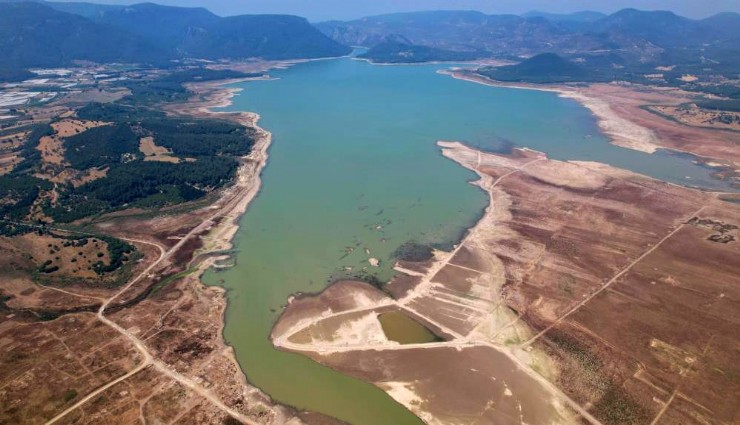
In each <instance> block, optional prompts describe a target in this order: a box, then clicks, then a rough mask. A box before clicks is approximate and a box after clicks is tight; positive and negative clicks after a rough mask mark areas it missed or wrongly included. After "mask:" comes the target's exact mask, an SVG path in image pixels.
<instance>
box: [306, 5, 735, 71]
mask: <svg viewBox="0 0 740 425" xmlns="http://www.w3.org/2000/svg"><path fill="white" fill-rule="evenodd" d="M317 26H318V28H319V29H321V30H322V31H323V32H324V33H325V34H327V35H329V36H330V37H332V38H333V39H335V40H337V41H339V42H341V43H343V44H346V45H361V46H365V47H368V48H372V47H374V46H375V45H377V44H380V43H381V42H382V41H383V40H384V37H386V36H388V35H391V34H393V35H398V36H401V37H404V38H406V39H408V40H409V42H410V43H411V44H413V45H418V46H427V47H430V48H435V49H442V50H454V51H486V52H490V56H491V57H498V58H506V59H515V58H520V57H531V56H534V55H537V54H540V53H546V52H549V53H556V54H559V55H560V56H563V57H565V58H567V59H571V60H576V59H578V60H579V61H581V60H582V59H583V60H585V61H586V62H587V63H595V64H601V63H602V62H604V60H603V58H600V57H599V56H602V55H605V54H606V55H610V57H611V58H612V59H614V56H615V55H616V56H619V58H618V59H616V60H611V61H610V64H609V65H610V66H611V65H618V67H619V68H620V69H622V68H627V71H625V72H632V73H643V74H649V73H652V72H654V71H655V68H657V67H661V68H670V67H676V70H675V72H676V73H679V72H683V73H684V74H707V75H710V74H718V75H721V76H724V77H727V78H734V77H735V76H737V69H738V65H740V47H739V46H740V15H738V14H735V13H723V14H719V15H716V16H713V17H710V18H707V19H703V20H692V19H688V18H684V17H681V16H678V15H676V14H674V13H671V12H665V11H640V10H635V9H625V10H621V11H619V12H616V13H614V14H612V15H609V16H605V15H601V14H599V13H594V12H579V13H574V14H570V15H557V14H548V13H542V12H530V13H528V14H525V15H524V16H514V15H485V14H483V13H479V12H467V11H437V12H418V13H399V14H391V15H380V16H371V17H368V18H364V19H360V20H355V21H348V22H337V21H332V22H325V23H321V24H318V25H317ZM602 71H606V70H605V69H604V70H602ZM679 77H680V75H679Z"/></svg>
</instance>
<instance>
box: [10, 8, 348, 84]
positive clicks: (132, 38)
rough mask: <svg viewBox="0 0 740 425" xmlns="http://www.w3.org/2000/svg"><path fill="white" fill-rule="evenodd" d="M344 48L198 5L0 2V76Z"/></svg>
mask: <svg viewBox="0 0 740 425" xmlns="http://www.w3.org/2000/svg"><path fill="white" fill-rule="evenodd" d="M350 51H351V49H350V48H348V47H346V46H344V45H342V44H340V43H339V42H336V41H334V40H332V39H330V38H329V37H327V36H326V35H324V34H322V33H321V32H320V31H318V30H317V29H316V28H315V27H313V26H312V25H311V24H309V23H308V21H307V20H306V19H304V18H300V17H296V16H288V15H243V16H232V17H227V18H222V17H219V16H217V15H214V14H213V13H211V12H209V11H208V10H206V9H202V8H181V7H169V6H160V5H156V4H152V3H142V4H136V5H132V6H110V5H98V4H91V3H54V2H42V1H8V0H5V1H0V57H2V58H3V59H2V65H1V66H0V78H2V75H3V74H5V75H11V74H18V73H19V70H23V69H27V68H32V67H54V66H66V65H69V64H71V63H72V62H73V61H75V60H84V61H92V62H101V63H103V62H124V63H144V64H154V65H161V64H164V63H167V62H168V61H170V60H172V59H181V58H197V59H209V60H219V59H245V58H255V57H258V58H263V59H270V60H282V59H307V58H319V57H334V56H342V55H346V54H348V53H349V52H350ZM19 75H23V74H22V73H20V74H19Z"/></svg>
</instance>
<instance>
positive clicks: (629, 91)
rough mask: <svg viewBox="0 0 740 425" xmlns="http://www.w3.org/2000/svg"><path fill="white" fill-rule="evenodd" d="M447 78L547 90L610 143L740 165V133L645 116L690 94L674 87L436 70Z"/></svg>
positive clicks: (720, 165) (720, 164)
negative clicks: (577, 109)
mask: <svg viewBox="0 0 740 425" xmlns="http://www.w3.org/2000/svg"><path fill="white" fill-rule="evenodd" d="M440 72H441V73H443V74H445V75H450V76H452V77H453V78H456V79H460V80H465V81H471V82H475V83H479V84H485V85H490V86H495V87H509V88H519V89H527V90H539V91H549V92H553V93H557V94H558V95H560V96H562V97H565V98H571V99H573V100H575V101H577V102H579V103H581V104H582V105H583V106H585V107H586V108H588V109H589V110H590V111H591V112H592V113H593V114H594V115H595V116H596V117H597V119H598V125H599V127H600V128H601V130H602V131H603V132H604V133H605V134H606V135H607V136H609V138H610V139H611V140H612V143H613V144H615V145H617V146H621V147H624V148H628V149H634V150H638V151H641V152H646V153H654V152H656V151H657V150H658V149H669V150H674V151H677V152H683V153H687V154H691V155H694V156H696V157H699V159H700V161H701V162H703V163H709V164H710V165H713V166H716V167H717V168H719V169H724V170H725V171H726V170H728V169H729V170H730V171H733V170H734V168H736V167H737V166H738V164H740V153H738V152H740V149H738V147H739V146H740V134H739V133H737V132H733V131H727V130H722V129H712V128H702V127H691V126H688V125H683V124H680V123H678V122H676V121H674V120H669V119H666V118H665V117H663V116H662V115H658V114H657V113H655V112H651V108H649V107H648V106H650V107H652V106H653V105H664V106H666V105H667V106H676V105H680V104H684V103H687V102H690V101H692V99H694V98H695V97H696V94H693V93H688V92H684V91H681V90H677V89H667V88H657V87H647V86H636V85H629V84H617V83H612V84H590V85H578V86H571V85H544V84H543V85H537V84H526V83H503V82H497V81H493V80H490V79H488V78H486V77H483V76H481V75H478V74H475V73H472V72H469V71H462V70H454V71H440Z"/></svg>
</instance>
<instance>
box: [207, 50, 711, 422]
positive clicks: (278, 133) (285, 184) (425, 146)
mask: <svg viewBox="0 0 740 425" xmlns="http://www.w3.org/2000/svg"><path fill="white" fill-rule="evenodd" d="M442 68H443V66H441V65H424V66H373V65H369V64H367V63H365V62H361V61H355V60H351V59H336V60H327V61H317V62H309V63H304V64H300V65H296V66H294V67H292V68H290V69H287V70H280V71H276V72H273V76H275V77H276V78H277V79H276V80H272V81H255V82H247V83H241V84H239V85H238V86H239V87H242V88H243V89H244V91H243V92H242V93H241V94H240V95H238V96H237V97H235V98H234V104H233V105H232V106H231V107H230V108H229V109H231V110H240V111H254V112H258V113H259V114H261V116H262V121H261V122H260V125H261V126H262V127H264V128H265V129H267V130H269V131H271V132H272V133H273V145H272V148H271V150H270V161H269V164H268V166H267V168H266V170H265V173H264V181H263V187H262V192H261V193H260V195H259V196H258V197H257V199H256V200H255V201H254V202H253V204H252V205H251V206H250V208H249V211H248V212H247V214H246V215H245V216H244V217H243V218H242V220H241V228H240V230H239V232H238V234H237V236H236V238H235V247H236V249H237V251H238V253H237V254H236V265H235V267H233V268H231V269H228V270H226V271H223V272H218V273H217V272H209V273H208V274H207V275H206V281H207V282H209V283H213V284H220V285H222V286H224V287H226V288H227V289H228V291H229V292H228V293H229V296H228V298H229V307H228V310H227V315H226V322H227V326H226V329H225V337H226V339H227V341H228V342H229V343H230V344H232V345H233V346H234V348H235V349H236V355H237V358H238V360H239V362H240V364H241V366H242V368H243V370H244V371H245V373H246V374H247V377H248V379H249V380H250V382H252V383H253V384H255V385H256V386H258V387H259V388H261V389H263V390H264V391H265V392H266V393H268V394H269V395H270V396H272V397H273V398H274V399H276V400H278V401H280V402H283V403H286V404H289V405H292V406H295V407H298V408H305V409H310V410H315V411H318V412H322V413H325V414H329V415H331V416H335V417H337V418H340V419H343V420H345V421H348V422H351V423H353V424H358V425H359V424H406V423H409V424H411V423H420V421H419V420H418V419H417V418H416V417H414V416H413V415H412V414H411V413H409V412H408V411H407V410H405V409H404V408H403V407H402V406H400V405H399V404H397V403H395V402H394V401H393V400H392V399H391V398H390V397H389V396H387V395H386V394H385V393H384V392H382V391H380V390H379V389H376V388H375V387H373V386H371V385H369V384H366V383H363V382H361V381H358V380H355V379H353V378H349V377H346V376H344V375H341V374H339V373H337V372H334V371H332V370H330V369H328V368H325V367H322V366H320V365H318V364H317V363H314V362H313V361H311V360H309V359H308V358H305V357H303V356H299V355H294V354H289V353H283V352H279V351H276V350H274V349H273V348H272V345H271V343H270V341H269V333H270V329H271V327H272V324H273V323H274V321H275V320H276V319H277V318H278V316H279V314H280V312H281V310H282V306H283V305H284V304H285V303H286V300H287V298H288V297H289V296H290V295H291V294H294V293H296V292H316V291H320V290H321V289H323V288H324V287H325V286H326V284H327V283H328V282H330V281H331V280H333V279H334V278H336V277H339V276H341V275H343V274H346V272H345V271H344V270H345V267H351V268H352V273H359V272H362V270H363V268H367V270H368V272H370V273H373V274H376V275H377V276H379V277H380V278H382V279H387V278H388V277H390V276H391V273H392V272H391V269H390V266H391V261H389V259H390V255H391V253H392V252H393V251H394V250H395V249H396V248H397V247H398V246H399V245H401V244H402V243H404V242H406V241H410V240H414V241H416V242H420V243H435V244H437V243H451V242H454V241H455V240H456V239H457V238H458V237H459V236H460V234H461V232H463V231H464V229H466V228H467V227H469V226H470V225H472V224H473V223H474V222H475V221H476V219H477V218H478V216H479V215H480V213H481V211H482V209H483V208H484V206H485V205H486V203H487V196H486V195H485V194H484V193H482V192H481V191H480V190H478V189H476V188H475V187H473V186H472V185H469V184H468V183H467V182H468V181H470V180H472V179H474V178H475V175H474V174H473V173H471V172H469V171H468V170H465V169H463V168H462V167H460V166H458V165H456V164H455V163H453V162H452V161H450V160H447V159H445V158H443V157H442V156H441V155H440V152H439V148H438V147H437V146H436V145H435V142H436V141H437V140H440V139H444V140H461V141H465V142H467V143H469V144H472V145H475V146H478V147H482V148H485V149H502V148H506V147H510V146H511V145H518V146H527V147H530V148H533V149H537V150H542V151H544V152H546V153H548V154H549V155H550V156H551V157H553V158H557V159H579V160H596V161H602V162H606V163H609V164H613V165H616V166H620V167H623V168H628V169H631V170H634V171H637V172H641V173H644V174H649V175H652V176H655V177H658V178H661V179H666V180H670V181H674V182H687V181H689V182H692V183H693V184H699V185H704V186H707V187H720V186H722V184H721V183H719V182H717V181H714V180H712V179H711V178H710V177H709V172H708V170H706V169H704V168H701V167H699V166H695V165H694V164H692V163H691V162H690V161H689V160H688V159H686V158H681V157H677V156H670V155H667V154H656V155H646V154H642V153H639V152H635V151H631V150H627V149H622V148H619V147H616V146H613V145H610V144H608V142H607V140H606V139H605V138H604V137H603V136H601V135H600V134H599V132H598V128H597V126H596V123H595V121H594V119H593V117H592V116H591V115H590V113H589V111H588V110H586V109H585V108H583V107H581V106H580V105H579V104H577V103H576V102H575V101H572V100H566V99H561V98H558V97H557V96H556V95H554V94H552V93H545V92H536V91H529V90H515V89H504V88H493V87H487V86H483V85H479V84H473V83H469V82H465V81H459V80H454V79H452V78H450V77H448V76H444V75H439V74H437V73H436V72H435V71H436V70H438V69H442ZM686 176H689V177H691V179H690V180H686V178H685V177H686ZM352 249H354V250H353V251H352ZM365 249H368V250H369V251H370V255H369V256H368V255H367V254H366V252H365ZM369 257H375V258H378V259H380V260H381V267H380V268H378V269H375V268H372V267H369V264H368V262H367V260H368V258H369Z"/></svg>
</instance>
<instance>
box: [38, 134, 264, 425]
mask: <svg viewBox="0 0 740 425" xmlns="http://www.w3.org/2000/svg"><path fill="white" fill-rule="evenodd" d="M260 130H261V129H260ZM263 136H264V137H263V138H262V139H261V140H260V142H258V143H259V145H257V146H255V147H254V150H253V151H252V154H251V156H250V161H251V163H252V165H253V166H251V167H249V168H250V169H249V170H247V173H246V175H242V176H240V177H239V180H240V181H239V183H238V184H237V186H236V187H235V190H234V191H233V193H232V194H231V195H230V199H229V200H228V201H227V202H226V203H225V204H224V205H222V206H219V209H218V211H217V212H216V213H214V214H213V215H211V216H209V217H208V218H207V219H205V220H204V221H203V222H201V223H200V224H199V225H198V226H196V227H195V228H193V229H192V230H190V231H189V232H188V233H187V234H186V235H185V236H183V237H182V238H181V239H180V240H179V241H178V242H177V244H175V245H174V246H172V248H170V249H169V250H165V248H163V247H162V246H161V245H159V244H156V243H152V242H149V241H144V240H139V239H130V238H121V239H123V240H125V241H127V242H131V243H139V244H144V245H149V246H154V247H156V248H157V249H158V250H159V253H160V254H159V257H158V258H157V259H156V260H155V261H154V262H152V263H151V264H150V265H149V266H148V267H147V268H146V269H145V270H144V271H142V272H141V273H139V274H138V275H137V276H136V277H135V278H133V279H132V280H130V281H129V282H128V283H127V284H126V285H125V286H124V287H122V288H121V289H120V290H119V291H118V292H116V293H115V294H114V295H113V296H112V297H110V298H108V299H102V298H97V299H99V300H101V301H103V304H102V305H101V306H100V308H99V309H98V312H97V318H98V320H100V321H101V322H103V323H104V324H106V325H107V326H109V327H111V328H113V329H114V330H115V331H116V332H118V333H120V334H121V335H123V336H125V337H126V338H127V339H128V340H129V341H131V343H132V344H133V345H134V346H135V347H136V349H137V350H138V351H139V352H140V353H141V355H142V356H143V357H144V360H143V362H142V363H141V364H139V366H137V367H136V368H135V369H133V370H132V371H130V372H128V373H127V374H125V375H123V376H121V377H119V378H116V379H114V380H113V381H111V382H109V383H107V384H105V385H103V386H102V387H99V388H98V389H96V390H95V391H93V392H92V393H90V394H88V395H86V396H85V397H84V398H83V399H82V400H80V401H79V402H77V403H75V404H74V405H73V406H71V407H69V408H68V409H66V410H65V411H63V412H62V413H60V414H58V415H57V416H55V417H54V418H52V419H51V420H49V421H48V422H46V425H51V424H54V423H56V422H57V421H59V420H60V419H62V418H63V417H65V416H66V415H68V414H69V413H70V412H72V411H74V410H75V409H77V408H79V407H81V406H83V405H84V404H85V403H87V402H89V401H90V400H92V399H93V398H95V397H96V396H98V395H100V394H101V393H103V392H104V391H106V390H107V389H109V388H110V387H112V386H114V385H116V384H118V383H119V382H122V381H124V380H126V379H128V378H130V377H131V376H133V375H135V374H137V373H138V372H140V371H142V370H144V369H145V368H147V367H149V366H153V367H154V368H156V369H157V370H158V371H159V372H160V373H162V374H164V375H166V376H168V377H170V378H171V379H173V380H174V381H177V382H178V383H180V384H181V385H183V386H185V387H187V388H189V389H190V390H192V391H193V392H195V393H196V394H198V395H200V396H201V397H203V398H205V399H206V400H208V401H209V402H210V403H211V404H213V405H214V406H216V407H218V408H219V409H221V410H222V411H224V412H225V413H227V414H229V415H230V416H232V417H234V418H236V419H239V420H240V421H241V422H242V423H245V424H254V425H256V424H257V423H256V422H254V421H252V420H251V419H249V418H248V417H246V416H245V415H243V414H241V413H239V412H237V411H236V410H234V409H232V408H230V407H228V406H226V405H225V404H224V403H223V402H222V401H221V400H220V399H219V398H218V397H217V396H215V395H214V394H213V393H211V392H210V391H208V390H207V389H205V388H203V387H202V386H201V385H199V384H197V383H196V382H195V381H193V380H191V379H190V378H188V377H186V376H184V375H182V374H180V373H178V372H177V371H175V370H173V369H172V368H170V367H169V366H168V365H166V364H165V363H163V362H161V361H160V360H157V359H156V358H154V357H153V356H152V355H151V353H150V352H149V350H148V349H147V348H146V345H145V344H144V342H143V341H141V340H140V339H139V338H137V337H136V336H135V335H134V334H132V333H131V332H129V331H128V330H126V329H124V328H123V327H121V326H120V325H118V324H117V323H115V322H114V321H112V320H110V319H108V318H107V317H105V310H106V309H107V308H108V306H109V305H110V304H111V303H112V302H113V301H115V300H116V299H117V298H118V297H120V296H121V295H122V294H123V293H125V292H126V291H127V290H129V289H130V288H131V287H132V286H133V285H134V284H136V283H137V282H138V281H140V280H141V279H143V278H145V277H147V276H148V275H149V273H150V272H151V271H152V270H154V269H155V268H156V267H157V266H159V265H160V264H161V263H162V262H163V261H164V260H166V259H168V258H170V257H171V256H172V255H173V254H174V253H176V252H177V251H178V250H179V249H180V248H182V246H183V245H184V244H185V243H186V242H187V241H188V240H189V239H190V238H192V237H194V236H197V235H198V234H200V233H203V232H205V231H207V230H209V229H210V228H211V227H212V226H213V224H214V221H215V220H216V219H219V218H222V217H224V216H229V214H230V213H232V212H233V211H238V210H239V208H240V207H241V206H242V205H245V204H246V203H249V202H250V201H251V200H252V199H254V197H255V196H256V194H257V192H258V190H259V187H260V181H259V174H260V172H261V170H262V168H263V167H264V165H265V164H266V162H267V148H268V146H269V144H270V135H269V133H267V132H265V134H264V135H263ZM59 230H63V229H59ZM51 289H53V288H51ZM60 291H61V292H64V293H66V294H68V295H73V296H77V297H81V298H88V299H96V298H95V297H90V296H85V295H81V294H75V293H72V292H67V291H63V290H60Z"/></svg>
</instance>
